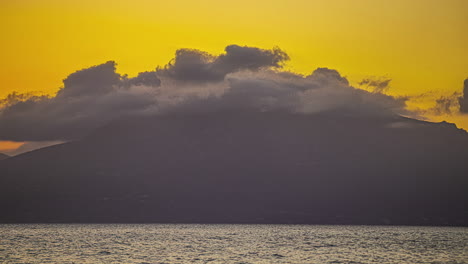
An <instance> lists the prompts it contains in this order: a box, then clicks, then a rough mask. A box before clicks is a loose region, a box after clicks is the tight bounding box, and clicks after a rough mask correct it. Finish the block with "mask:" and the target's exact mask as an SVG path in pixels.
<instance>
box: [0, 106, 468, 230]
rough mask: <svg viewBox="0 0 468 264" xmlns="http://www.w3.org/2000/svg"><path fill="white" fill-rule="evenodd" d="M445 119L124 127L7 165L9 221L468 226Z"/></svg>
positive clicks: (457, 156)
mask: <svg viewBox="0 0 468 264" xmlns="http://www.w3.org/2000/svg"><path fill="white" fill-rule="evenodd" d="M467 159H468V134H467V133H466V132H465V131H463V130H460V129H457V128H456V127H455V126H454V125H452V124H448V123H445V122H442V123H430V122H425V121H419V120H414V119H410V118H405V117H401V116H384V117H382V116H372V115H353V114H349V113H335V112H326V113H319V114H309V115H306V114H296V113H287V112H281V111H278V112H253V111H245V112H239V111H231V112H229V111H226V112H216V113H192V114H187V113H185V114H182V113H172V114H167V115H162V116H152V117H139V118H131V119H122V120H118V121H115V122H112V123H110V124H108V125H106V126H104V127H101V128H100V129H97V130H96V131H94V132H93V133H92V134H90V135H88V136H87V137H85V138H83V139H81V140H78V141H74V142H69V143H65V144H60V145H55V146H51V147H47V148H43V149H40V150H37V151H32V152H29V153H25V154H23V155H18V156H15V157H13V158H10V159H6V160H3V161H1V162H0V175H1V178H0V210H1V212H2V213H1V214H0V222H164V223H167V222H184V223H297V224H398V225H461V226H468V208H467V206H466V205H467V204H468V192H466V190H468V162H466V161H467Z"/></svg>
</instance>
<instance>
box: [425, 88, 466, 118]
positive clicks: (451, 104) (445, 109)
mask: <svg viewBox="0 0 468 264" xmlns="http://www.w3.org/2000/svg"><path fill="white" fill-rule="evenodd" d="M459 96H460V93H454V94H453V95H451V96H441V97H439V98H438V99H436V100H435V103H436V105H435V106H434V107H433V108H432V109H430V110H431V111H432V112H433V113H434V114H436V115H451V114H453V113H454V112H456V111H457V110H458V108H459V102H458V98H459Z"/></svg>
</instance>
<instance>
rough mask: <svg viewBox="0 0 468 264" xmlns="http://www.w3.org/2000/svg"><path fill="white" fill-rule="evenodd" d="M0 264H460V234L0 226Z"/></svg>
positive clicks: (464, 242)
mask: <svg viewBox="0 0 468 264" xmlns="http://www.w3.org/2000/svg"><path fill="white" fill-rule="evenodd" d="M0 263H140V264H141V263H468V228H459V227H388V226H314V225H198V224H193V225H192V224H190V225H186V224H122V225H121V224H70V225H69V224H63V225H61V224H51V225H48V224H34V225H32V224H24V225H23V224H22V225H0Z"/></svg>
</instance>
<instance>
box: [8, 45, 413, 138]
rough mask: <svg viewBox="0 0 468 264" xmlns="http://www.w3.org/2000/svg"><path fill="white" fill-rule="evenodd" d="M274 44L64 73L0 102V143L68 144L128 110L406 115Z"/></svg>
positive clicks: (395, 101) (396, 104) (398, 102)
mask: <svg viewBox="0 0 468 264" xmlns="http://www.w3.org/2000/svg"><path fill="white" fill-rule="evenodd" d="M288 59H289V57H288V55H287V54H286V53H285V52H284V51H281V50H280V49H278V48H274V49H270V50H267V49H260V48H253V47H241V46H236V45H231V46H228V47H226V49H225V53H223V54H221V55H218V56H215V55H211V54H208V53H206V52H202V51H198V50H187V49H182V50H178V51H177V52H176V56H175V58H174V60H173V61H172V62H171V63H170V64H168V65H167V66H165V67H163V68H157V69H156V70H155V71H149V72H143V73H140V74H139V75H138V76H136V77H134V78H128V77H127V76H122V75H119V74H118V73H116V69H115V67H116V64H115V62H113V61H109V62H106V63H104V64H101V65H97V66H93V67H90V68H87V69H83V70H79V71H77V72H75V73H72V74H70V75H69V76H68V77H67V78H66V79H65V80H64V81H63V83H64V85H63V87H62V88H61V89H60V90H59V92H58V93H57V94H56V95H55V96H53V97H45V96H29V95H21V94H12V95H10V96H8V97H7V98H6V99H4V100H3V101H1V102H0V105H1V106H0V107H1V108H0V140H12V141H67V140H72V139H76V138H80V137H82V136H84V135H86V134H87V133H89V132H90V131H92V130H93V129H95V128H97V127H99V126H102V125H104V124H106V123H108V122H110V121H111V120H114V119H117V118H122V117H126V116H134V115H153V114H159V115H163V114H165V113H168V112H190V113H191V112H206V111H208V112H210V111H222V110H239V111H240V110H249V111H274V110H281V111H290V112H299V113H307V114H311V113H318V112H323V111H331V110H345V111H346V112H347V113H358V114H365V115H395V114H405V115H411V113H410V112H408V111H407V110H406V109H405V99H403V98H395V97H392V96H388V95H384V94H381V93H372V92H368V91H365V90H362V89H358V88H355V87H352V86H351V85H350V84H349V82H348V80H347V79H346V78H345V77H343V76H341V75H340V73H339V72H338V71H336V70H333V69H327V68H318V69H316V70H315V71H313V72H312V73H311V74H310V75H308V76H302V75H298V74H295V73H291V72H287V71H282V70H281V67H282V65H283V63H284V62H285V61H287V60H288Z"/></svg>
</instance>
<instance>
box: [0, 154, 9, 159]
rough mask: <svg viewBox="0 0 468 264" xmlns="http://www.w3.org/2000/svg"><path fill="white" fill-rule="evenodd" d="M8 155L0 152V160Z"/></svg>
mask: <svg viewBox="0 0 468 264" xmlns="http://www.w3.org/2000/svg"><path fill="white" fill-rule="evenodd" d="M9 157H10V156H8V155H6V154H3V153H0V160H4V159H8V158H9Z"/></svg>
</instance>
